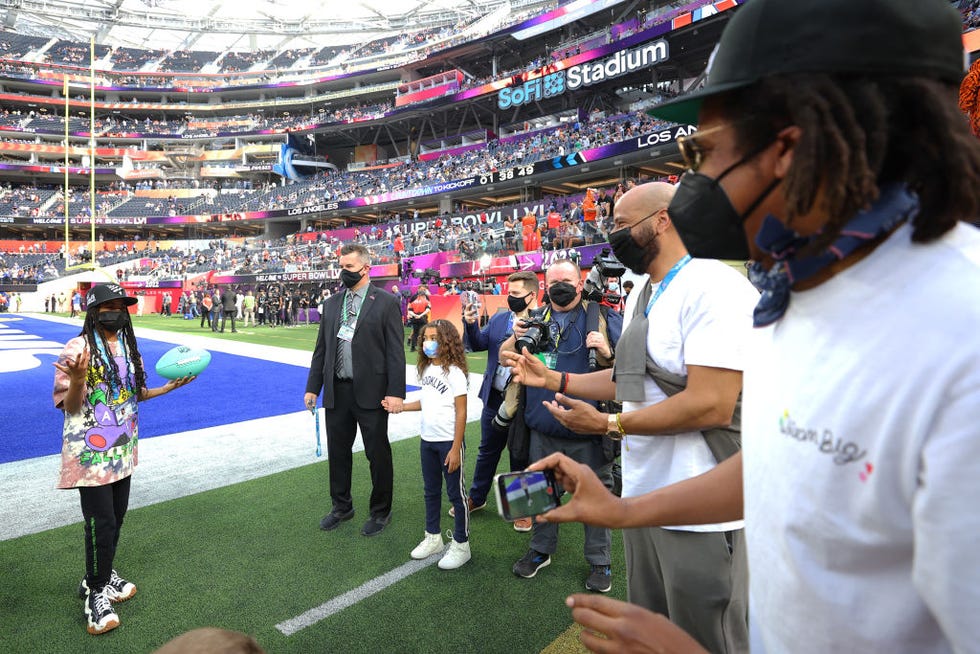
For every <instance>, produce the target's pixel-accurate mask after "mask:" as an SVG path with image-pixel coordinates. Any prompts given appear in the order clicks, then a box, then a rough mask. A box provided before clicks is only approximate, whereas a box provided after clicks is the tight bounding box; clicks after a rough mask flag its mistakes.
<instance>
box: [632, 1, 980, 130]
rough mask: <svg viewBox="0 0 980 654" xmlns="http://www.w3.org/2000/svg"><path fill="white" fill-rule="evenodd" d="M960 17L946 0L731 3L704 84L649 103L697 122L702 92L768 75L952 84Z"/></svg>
mask: <svg viewBox="0 0 980 654" xmlns="http://www.w3.org/2000/svg"><path fill="white" fill-rule="evenodd" d="M965 68H966V58H965V56H964V52H963V23H962V19H961V18H960V15H959V12H957V11H956V9H954V8H953V6H952V5H951V4H950V2H949V0H751V1H750V2H747V3H746V4H745V5H744V6H743V7H740V8H739V9H737V10H735V15H734V16H733V17H732V19H731V21H730V22H729V23H728V25H727V26H726V27H725V31H724V32H723V33H722V35H721V40H720V41H719V42H718V47H717V48H716V50H715V53H714V54H713V55H712V58H711V60H709V62H708V79H707V83H706V84H705V85H704V87H703V88H701V89H699V90H698V91H695V92H694V93H689V94H687V95H683V96H681V97H679V98H677V99H675V100H671V101H669V102H665V103H663V104H661V105H659V106H657V107H654V108H653V109H651V110H649V112H648V113H649V114H650V115H651V116H656V117H657V118H661V119H663V120H670V121H674V122H677V123H681V124H697V121H698V113H699V112H700V110H701V103H702V102H703V101H704V99H705V98H708V97H711V96H714V95H717V94H719V93H725V92H727V91H733V90H735V89H739V88H742V87H745V86H749V85H750V84H754V83H755V82H758V81H759V80H761V79H763V78H764V77H768V76H770V75H783V74H793V73H831V74H844V75H868V76H884V75H902V76H918V77H927V78H933V79H939V80H942V81H945V82H949V83H951V84H959V82H960V80H961V79H962V78H963V75H964V73H965Z"/></svg>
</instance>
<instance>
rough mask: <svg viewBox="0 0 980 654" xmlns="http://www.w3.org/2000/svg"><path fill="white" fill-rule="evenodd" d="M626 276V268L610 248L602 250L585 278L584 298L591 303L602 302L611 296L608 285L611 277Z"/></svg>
mask: <svg viewBox="0 0 980 654" xmlns="http://www.w3.org/2000/svg"><path fill="white" fill-rule="evenodd" d="M624 274H626V266H624V265H623V264H622V263H621V262H620V260H619V259H617V258H616V255H615V254H613V253H612V251H610V249H609V248H602V251H601V252H599V256H597V257H596V258H595V260H594V261H593V262H592V270H590V271H589V275H588V277H586V278H585V285H584V287H583V288H582V297H583V298H585V299H586V300H588V301H590V302H602V301H603V300H604V299H606V296H607V295H608V294H609V291H608V289H607V288H606V284H607V282H608V281H609V279H610V278H611V277H622V276H623V275H624Z"/></svg>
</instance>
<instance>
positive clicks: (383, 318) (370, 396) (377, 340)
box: [306, 284, 405, 409]
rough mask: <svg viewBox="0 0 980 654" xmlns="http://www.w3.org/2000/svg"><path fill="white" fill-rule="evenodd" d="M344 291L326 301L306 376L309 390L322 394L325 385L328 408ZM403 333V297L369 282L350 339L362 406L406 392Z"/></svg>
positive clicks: (372, 406)
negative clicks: (308, 374) (401, 298)
mask: <svg viewBox="0 0 980 654" xmlns="http://www.w3.org/2000/svg"><path fill="white" fill-rule="evenodd" d="M345 295H346V292H338V293H334V294H333V295H331V296H330V297H329V298H327V299H326V300H325V301H324V303H323V315H322V316H321V317H320V331H319V332H318V333H317V337H316V348H315V349H314V350H313V359H312V360H311V361H310V376H309V377H308V378H307V380H306V392H307V393H316V394H317V395H319V393H320V390H321V389H322V390H323V407H324V408H325V409H333V408H334V394H333V391H334V389H333V381H334V366H335V364H336V361H337V330H338V329H339V328H340V312H341V309H342V308H343V303H344V296H345ZM404 338H405V332H404V331H403V328H402V318H401V307H400V304H399V301H398V299H397V298H396V297H395V296H394V295H392V294H391V293H389V292H388V291H385V290H383V289H380V288H378V287H376V286H374V285H373V284H368V286H367V288H366V292H365V295H364V302H363V304H362V305H361V313H360V315H359V316H358V318H357V325H356V326H355V328H354V338H353V340H352V341H351V357H352V359H353V361H352V362H351V363H352V364H353V365H352V368H353V370H354V398H355V400H356V401H357V405H358V406H359V407H361V408H364V409H377V408H380V407H381V400H382V399H383V398H384V397H385V396H386V395H390V396H393V397H401V398H404V397H405V347H404V345H403V341H404Z"/></svg>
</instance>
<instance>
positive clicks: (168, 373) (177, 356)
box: [156, 345, 211, 379]
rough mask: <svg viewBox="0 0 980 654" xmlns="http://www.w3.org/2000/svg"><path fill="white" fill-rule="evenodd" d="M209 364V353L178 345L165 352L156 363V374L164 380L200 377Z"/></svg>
mask: <svg viewBox="0 0 980 654" xmlns="http://www.w3.org/2000/svg"><path fill="white" fill-rule="evenodd" d="M209 363H211V353H210V352H208V351H207V350H202V349H200V348H196V347H187V346H186V345H178V346H177V347H175V348H172V349H170V350H167V351H166V352H165V353H164V354H163V356H162V357H160V360H159V361H157V366H156V371H157V374H158V375H160V376H161V377H163V378H164V379H180V378H181V377H187V376H188V375H193V376H196V375H200V374H201V373H202V372H204V369H205V368H207V367H208V364H209Z"/></svg>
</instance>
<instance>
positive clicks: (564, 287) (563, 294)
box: [548, 282, 578, 307]
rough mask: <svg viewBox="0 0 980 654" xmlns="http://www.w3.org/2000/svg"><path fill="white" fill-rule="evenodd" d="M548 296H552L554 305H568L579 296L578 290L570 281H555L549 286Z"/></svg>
mask: <svg viewBox="0 0 980 654" xmlns="http://www.w3.org/2000/svg"><path fill="white" fill-rule="evenodd" d="M548 297H549V298H551V303H552V305H557V306H559V307H567V306H568V305H569V304H571V303H572V301H573V300H574V299H575V298H576V297H578V291H577V290H575V287H574V286H573V285H571V284H569V283H568V282H555V283H554V284H552V285H551V286H549V287H548Z"/></svg>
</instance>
